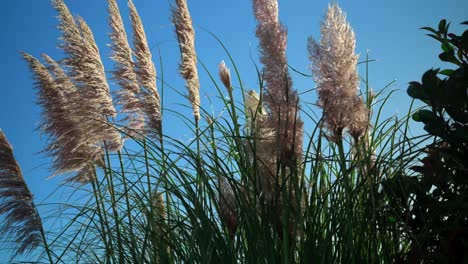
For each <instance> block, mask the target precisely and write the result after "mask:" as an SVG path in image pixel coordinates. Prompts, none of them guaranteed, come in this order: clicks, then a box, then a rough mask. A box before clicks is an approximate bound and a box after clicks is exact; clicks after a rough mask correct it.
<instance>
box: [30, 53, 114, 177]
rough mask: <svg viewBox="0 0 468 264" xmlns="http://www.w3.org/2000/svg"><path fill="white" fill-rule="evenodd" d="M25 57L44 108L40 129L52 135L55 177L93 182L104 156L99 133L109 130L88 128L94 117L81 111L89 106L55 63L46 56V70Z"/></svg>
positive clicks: (48, 148) (48, 149)
mask: <svg viewBox="0 0 468 264" xmlns="http://www.w3.org/2000/svg"><path fill="white" fill-rule="evenodd" d="M22 55H23V58H24V60H25V61H26V62H27V63H28V66H29V68H30V69H31V71H32V73H33V75H34V79H35V82H36V88H37V90H38V97H39V98H38V101H39V105H41V106H42V108H43V114H42V121H41V125H40V128H41V131H43V132H45V133H47V134H48V135H49V144H48V146H47V147H46V149H45V152H46V153H47V154H48V155H49V156H51V157H53V158H54V159H53V165H52V167H53V169H54V170H55V172H56V174H62V173H74V175H73V176H71V177H70V178H69V179H68V181H74V182H81V183H85V182H88V181H90V180H91V179H92V177H93V171H94V169H93V168H92V164H93V163H95V162H97V161H99V159H100V157H101V155H102V149H101V148H100V146H99V145H98V144H96V142H98V141H99V140H100V136H99V135H100V134H99V133H102V132H99V131H100V130H102V131H103V133H106V132H108V131H109V129H110V127H109V126H108V125H106V124H101V125H100V123H97V124H96V125H97V126H91V125H89V124H88V123H89V116H90V115H92V113H90V112H87V111H84V110H83V109H81V108H84V107H86V104H85V103H83V102H82V101H81V100H80V95H79V94H78V91H77V89H76V87H75V85H74V83H73V82H72V80H71V79H70V78H68V76H67V75H66V74H65V72H64V70H63V69H62V68H61V66H60V65H59V64H58V63H57V62H56V61H54V60H53V59H52V58H50V57H49V56H47V55H43V57H44V59H45V60H46V61H47V63H48V67H47V68H46V67H45V66H44V65H43V64H42V63H40V62H39V60H37V59H36V58H34V57H33V56H31V55H29V54H27V53H24V52H23V53H22ZM49 70H50V71H49ZM51 73H52V74H51ZM78 109H79V110H78ZM83 113H84V115H83ZM80 114H81V115H80ZM89 126H91V127H92V129H91V130H90V131H89V130H88V129H85V128H87V127H89ZM98 132H99V133H98ZM109 132H112V131H109Z"/></svg>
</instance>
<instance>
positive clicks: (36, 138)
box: [0, 0, 468, 262]
mask: <svg viewBox="0 0 468 264" xmlns="http://www.w3.org/2000/svg"><path fill="white" fill-rule="evenodd" d="M65 2H66V3H67V5H68V6H69V8H70V9H71V11H72V13H74V14H79V15H80V16H82V17H83V18H84V19H85V20H86V21H87V22H88V24H89V25H90V27H91V28H92V29H93V31H94V34H95V38H96V41H97V43H98V46H99V47H100V49H101V55H102V57H103V59H104V63H105V67H106V70H111V69H112V62H111V61H110V60H109V59H108V57H109V49H108V48H107V46H106V44H108V43H109V42H110V41H109V38H108V35H107V33H108V32H109V28H108V25H107V13H106V8H107V1H105V0H66V1H65ZM134 3H135V5H136V7H137V9H138V11H139V13H140V16H141V18H142V20H143V23H144V25H145V29H146V33H147V36H148V40H149V43H150V46H151V47H152V49H153V56H154V61H155V64H156V67H157V69H158V74H159V75H161V67H160V63H161V61H160V60H159V58H158V52H160V54H161V57H162V64H163V70H164V78H165V81H166V82H167V84H168V85H167V86H166V87H165V97H164V107H165V108H168V109H173V110H176V111H179V112H182V113H184V114H187V115H190V114H191V110H190V109H183V108H181V107H180V106H178V104H180V103H187V102H186V101H185V99H184V98H183V97H181V96H179V95H177V93H176V92H174V91H172V90H171V89H172V88H169V85H170V86H171V87H173V88H174V89H177V90H178V91H181V92H183V93H185V88H184V82H183V80H182V79H181V78H180V77H179V75H178V74H177V65H178V61H179V50H178V47H177V42H176V38H175V33H174V30H173V26H172V24H171V22H170V4H171V1H169V0H134ZM328 3H329V2H328V1H307V0H294V1H291V0H289V1H288V0H279V8H280V19H281V21H282V22H283V24H284V25H286V26H287V28H288V36H289V40H288V50H287V54H288V58H289V64H290V65H291V66H292V67H294V68H296V69H297V70H299V71H302V72H305V73H309V72H310V71H309V64H310V63H309V60H308V58H307V51H306V44H307V37H308V36H313V37H314V38H316V39H318V38H320V20H321V19H322V18H323V17H324V14H325V11H326V9H327V5H328ZM338 3H339V4H340V6H341V7H342V8H343V9H344V10H345V12H346V13H347V17H348V20H349V22H350V23H351V26H352V27H353V28H354V31H355V33H356V38H357V53H360V54H361V60H363V59H364V58H365V54H366V51H367V50H369V51H370V58H371V59H376V60H377V62H374V63H372V64H371V65H370V66H371V68H370V83H371V86H372V87H373V88H374V89H375V90H379V89H381V88H382V87H384V86H385V85H386V84H388V83H389V82H391V81H392V80H394V79H396V80H397V81H396V83H395V85H394V87H393V88H395V89H399V90H400V92H398V93H396V94H395V95H394V96H393V98H392V100H391V102H390V103H389V104H388V105H387V107H386V114H387V115H392V114H395V113H400V114H403V113H405V111H406V110H407V109H408V106H409V102H410V100H409V98H408V96H407V95H406V87H407V83H408V82H409V81H412V80H419V79H420V76H421V75H422V73H423V72H424V71H425V70H427V69H429V68H431V67H440V65H441V63H440V62H439V61H438V59H437V55H438V54H439V45H438V44H437V43H436V42H435V41H434V40H432V39H431V38H429V37H426V36H425V35H424V34H425V32H424V31H422V30H419V29H418V28H420V27H422V26H433V27H436V26H437V23H438V22H439V20H440V19H442V18H446V19H448V20H449V21H451V22H452V25H453V26H452V31H454V32H457V33H458V32H461V30H462V27H461V26H459V23H461V22H463V21H465V20H468V17H466V14H467V13H466V11H467V10H468V1H462V0H445V1H435V0H412V1H403V0H392V1H375V0H363V1H338ZM118 4H119V7H120V9H121V11H122V16H123V18H124V22H125V23H126V26H129V19H128V9H127V6H126V0H118ZM188 5H189V8H190V11H191V14H192V19H193V23H194V26H195V30H196V34H197V35H196V37H197V38H196V49H197V53H198V56H199V57H200V59H201V60H202V61H203V62H204V63H205V64H206V65H207V67H208V68H209V70H210V72H211V73H212V74H214V75H215V76H217V64H218V63H219V61H221V60H226V62H227V59H228V58H227V56H226V55H225V54H224V52H223V50H222V48H221V47H220V46H219V44H217V43H216V41H215V40H214V39H213V37H211V36H210V35H209V34H208V33H207V32H205V31H204V30H203V29H207V30H209V31H211V32H213V33H214V34H216V35H217V36H218V37H220V38H221V40H222V41H223V42H224V44H225V45H226V46H227V48H228V49H229V51H230V53H231V54H232V56H233V57H234V60H235V61H236V63H237V66H238V68H239V70H240V74H241V77H242V80H243V84H244V85H245V87H247V88H249V89H255V88H256V87H257V86H258V85H257V76H256V74H255V66H254V64H253V62H258V52H257V39H256V38H255V20H254V17H253V14H252V4H251V0H237V1H219V0H199V1H194V0H188ZM0 25H2V29H1V31H2V33H1V35H0V36H1V41H0V53H1V55H0V58H2V60H3V63H1V64H0V78H1V80H2V84H1V85H0V128H1V129H2V130H3V131H4V132H5V133H6V135H7V137H8V138H9V140H10V142H11V143H12V145H13V146H14V150H15V155H16V158H17V160H18V161H19V163H20V165H21V166H22V169H23V173H24V175H25V178H26V180H27V182H28V184H29V186H30V189H31V190H32V191H33V193H34V194H35V198H36V201H38V202H41V201H43V200H44V198H45V197H46V196H47V195H49V194H50V193H51V192H52V191H53V190H55V188H57V186H58V185H59V184H60V182H61V180H62V179H61V178H60V177H57V178H56V179H53V180H46V178H47V177H48V176H49V175H51V172H50V171H49V159H48V158H46V157H44V155H42V154H40V151H41V150H42V149H43V148H44V147H45V141H44V139H45V137H44V136H42V137H41V135H40V133H39V131H37V130H35V129H36V127H37V123H38V121H39V119H40V109H39V108H38V106H37V105H36V104H35V101H36V93H35V90H34V88H33V82H32V79H31V76H32V75H31V73H30V72H29V70H28V68H27V67H26V63H24V62H23V61H22V60H21V59H20V56H19V54H18V53H17V51H18V50H23V51H26V52H28V53H30V54H32V55H33V56H36V57H39V56H40V54H41V53H47V54H49V55H50V56H52V57H53V58H55V59H60V58H61V53H60V50H58V49H57V48H56V44H57V43H59V41H58V39H57V38H58V37H59V32H58V30H57V28H56V25H57V19H56V12H55V10H54V9H53V8H52V7H51V5H50V1H49V0H15V1H2V8H1V9H0ZM128 34H129V35H130V31H128ZM252 59H253V61H252ZM227 64H228V66H229V67H231V68H232V65H231V63H229V62H227ZM359 70H360V73H364V68H363V67H360V69H359ZM199 72H200V79H201V89H202V91H201V96H202V98H201V99H202V105H203V106H204V107H205V108H207V109H209V108H210V105H209V102H208V100H207V99H208V97H210V98H212V99H213V100H215V99H214V97H215V96H217V92H216V90H215V89H214V86H213V84H212V83H211V81H210V80H209V79H208V78H207V75H206V74H205V72H204V71H203V69H202V68H201V67H199ZM292 77H293V81H294V87H295V88H296V89H297V90H298V91H299V92H305V91H308V90H310V89H311V88H314V83H313V81H312V79H311V78H307V77H303V76H300V75H298V74H296V73H292ZM233 84H234V86H235V87H238V86H239V84H238V82H237V81H234V83H233ZM113 89H115V86H114V85H113ZM237 96H238V97H237V98H241V97H240V93H238V92H237ZM301 100H302V101H303V102H309V103H313V102H315V101H316V95H315V93H314V92H308V93H305V94H303V96H302V98H301ZM213 107H214V111H215V112H216V111H217V110H219V109H216V105H214V106H213ZM317 113H318V114H319V112H317ZM164 125H165V127H164V129H165V131H166V133H170V134H171V135H172V136H175V137H179V138H182V139H188V138H190V137H191V135H190V134H189V132H187V131H184V130H183V129H180V122H179V121H178V120H177V119H176V118H174V116H173V115H172V116H171V115H165V116H164ZM417 126H420V125H419V124H418V125H417ZM0 220H1V219H0ZM1 253H2V252H1V250H0V254H1ZM2 261H3V259H2V257H1V256H0V262H2Z"/></svg>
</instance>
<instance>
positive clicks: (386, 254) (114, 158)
mask: <svg viewBox="0 0 468 264" xmlns="http://www.w3.org/2000/svg"><path fill="white" fill-rule="evenodd" d="M232 63H233V65H235V64H234V62H232ZM367 63H368V62H366V65H367ZM366 68H367V66H366ZM206 73H207V74H208V75H210V72H208V71H206ZM210 76H211V75H210ZM211 77H213V76H211ZM238 77H239V76H238ZM161 78H162V77H161ZM239 78H240V77H239ZM364 83H365V84H366V87H368V86H367V80H366V79H364ZM213 85H215V86H216V87H218V86H217V85H218V84H217V82H216V81H215V79H214V77H213ZM218 91H219V100H222V101H223V103H224V104H225V107H226V110H227V113H229V114H228V115H227V116H210V122H207V123H206V124H205V125H202V126H200V128H199V129H200V132H199V137H197V138H194V139H193V140H192V141H191V142H189V143H188V144H187V142H182V141H180V140H178V139H176V138H172V137H171V136H170V135H163V141H164V144H165V146H164V148H163V147H161V145H160V143H159V141H152V140H149V139H148V140H141V139H135V142H136V143H138V144H139V147H140V148H141V151H135V150H134V149H133V148H132V149H126V148H124V149H123V150H122V153H120V154H118V155H117V154H110V153H109V152H106V153H105V156H104V157H103V158H104V160H105V161H106V162H105V164H104V165H103V166H102V167H99V168H98V167H97V168H96V174H97V175H99V177H98V179H99V180H98V181H97V182H93V183H92V186H83V187H80V188H79V190H78V191H76V192H75V193H74V196H73V197H70V202H69V203H64V204H63V205H62V206H61V207H60V208H61V210H62V211H61V212H60V213H58V214H57V215H55V216H54V217H60V218H61V219H62V221H64V222H65V223H66V224H65V225H64V226H63V228H62V229H61V230H60V231H59V232H52V231H50V232H49V234H48V240H49V241H48V250H49V251H50V252H49V253H50V254H51V255H52V259H53V262H54V263H68V262H70V261H73V262H75V261H77V262H78V263H285V262H286V263H392V262H393V260H394V257H395V256H396V255H398V254H399V253H401V252H404V251H405V250H406V248H405V245H406V244H405V243H407V238H406V237H405V233H404V232H403V231H402V229H401V227H399V226H398V225H397V224H396V222H395V221H392V219H393V218H395V217H397V216H395V215H392V214H391V213H390V211H389V210H387V209H388V208H387V207H386V201H385V197H384V196H383V195H382V192H381V190H380V188H381V186H380V182H381V180H382V179H385V178H392V177H393V176H394V175H397V174H401V173H403V172H404V171H405V168H407V167H408V166H409V163H410V162H412V160H413V159H414V155H415V154H414V153H415V152H416V149H417V143H414V140H413V141H410V140H408V134H407V133H408V118H407V117H408V116H404V117H403V118H400V119H398V118H396V117H390V118H387V119H384V120H381V114H382V111H383V109H384V106H385V103H386V101H387V100H388V99H389V97H390V95H391V93H388V95H385V96H384V95H383V94H381V93H378V94H377V95H375V97H373V102H372V103H371V102H368V103H370V104H372V107H373V108H374V109H375V110H376V111H375V113H376V116H375V117H374V125H373V129H372V132H371V133H370V135H369V137H370V141H369V144H370V146H371V147H370V148H360V150H358V151H357V153H358V154H356V152H353V153H351V152H352V150H351V149H352V146H351V144H350V143H349V142H348V139H346V138H344V139H343V144H344V148H343V149H344V151H345V153H344V154H340V153H339V151H340V150H339V149H338V147H337V145H336V144H335V143H334V142H330V141H329V140H328V139H327V138H326V137H324V136H323V133H324V131H322V130H321V128H320V126H319V125H318V124H319V122H320V120H318V119H316V118H314V117H313V116H312V115H307V113H308V111H306V110H305V111H304V112H303V113H304V114H305V116H307V117H308V121H310V122H314V123H315V124H316V126H315V129H314V130H313V131H311V132H310V133H309V134H308V136H307V140H305V142H306V149H305V154H304V161H303V163H302V164H301V165H302V166H301V170H300V171H297V172H294V173H291V175H287V180H288V181H290V182H291V183H292V184H293V185H294V186H295V188H296V189H297V190H298V191H297V192H296V193H300V194H301V195H296V196H293V198H294V200H289V203H283V204H282V207H283V208H281V209H282V210H288V211H289V212H291V213H294V214H295V215H294V219H296V220H295V221H294V223H293V224H294V225H295V226H294V229H296V230H297V232H296V233H295V234H294V235H293V236H291V237H288V238H287V239H288V241H289V242H288V249H287V250H288V252H284V247H283V243H282V242H283V240H284V239H286V238H285V237H283V236H282V233H281V232H278V231H279V230H278V228H279V226H280V225H281V223H280V219H281V218H280V217H279V216H278V215H277V211H276V210H272V209H271V208H270V207H268V206H266V205H265V203H264V201H263V200H262V199H264V198H263V197H262V194H261V193H260V191H259V190H258V189H257V188H255V187H254V186H256V184H255V183H254V182H255V180H256V175H255V173H256V171H257V170H256V166H257V164H255V162H249V157H248V155H247V152H242V150H243V149H245V148H246V142H247V144H250V145H251V148H252V149H253V152H254V153H255V151H256V147H255V140H254V138H253V137H251V136H250V135H249V134H245V133H244V132H243V131H242V130H241V129H240V128H238V129H239V131H235V130H234V125H233V124H234V122H233V118H234V116H233V112H232V111H231V109H232V108H231V105H235V107H236V111H237V112H238V113H240V114H245V112H244V107H243V105H242V104H241V103H239V102H235V101H233V99H232V98H231V99H226V97H225V96H224V93H223V90H222V89H218ZM366 94H367V95H368V96H369V95H370V90H366ZM305 105H308V104H305ZM201 112H202V113H203V112H204V114H205V115H209V114H208V112H206V111H204V110H203V108H201ZM409 114H410V113H408V115H409ZM179 118H180V120H181V121H183V122H185V124H186V125H187V127H188V128H193V129H194V128H195V126H194V123H193V121H191V120H190V119H189V118H187V117H185V116H181V115H180V116H179ZM252 122H253V121H252ZM192 132H193V133H194V134H195V132H196V131H192ZM238 134H240V135H241V137H240V138H239V136H238ZM196 141H198V142H199V144H200V148H199V149H198V150H197V148H196V147H195V144H196ZM343 159H344V160H343ZM343 164H346V166H345V167H343ZM219 177H223V178H224V179H225V180H226V181H227V184H228V185H229V186H230V188H232V192H233V194H234V196H232V197H229V199H234V202H233V203H234V205H235V208H234V209H233V210H234V215H235V217H236V218H237V221H238V223H237V226H236V228H235V230H234V231H232V230H231V227H230V226H229V225H230V224H232V223H230V222H229V221H225V219H223V218H222V217H220V216H221V215H222V214H223V213H222V212H221V208H220V194H219V193H220V189H219V186H220V185H219ZM240 179H246V180H245V181H241V180H240ZM200 184H202V188H201V189H200ZM148 186H152V189H148V188H149V187H148ZM154 190H157V192H155V191H154ZM200 190H202V193H199V192H200ZM277 191H279V192H282V191H283V190H277ZM286 195H287V196H288V198H289V195H290V194H289V193H286ZM166 196H169V197H170V204H167V201H166V202H164V201H163V199H162V197H166ZM77 197H78V198H77ZM84 199H86V200H84ZM79 201H81V202H79ZM83 201H84V202H83ZM293 203H296V204H297V205H298V206H297V208H299V210H291V208H290V207H291V204H293ZM168 207H170V208H171V210H170V211H169V210H167V208H168ZM284 254H287V256H288V258H287V259H286V260H285V259H284ZM47 256H48V254H46V252H45V251H44V252H42V253H41V254H40V256H39V257H38V258H39V260H41V261H45V262H49V259H48V258H47Z"/></svg>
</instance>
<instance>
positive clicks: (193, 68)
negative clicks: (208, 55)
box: [172, 0, 200, 121]
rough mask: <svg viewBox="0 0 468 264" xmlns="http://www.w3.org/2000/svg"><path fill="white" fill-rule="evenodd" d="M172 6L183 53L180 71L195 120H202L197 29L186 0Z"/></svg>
mask: <svg viewBox="0 0 468 264" xmlns="http://www.w3.org/2000/svg"><path fill="white" fill-rule="evenodd" d="M176 5H177V6H176V7H173V8H172V22H173V23H174V25H175V30H176V35H177V40H178V41H179V48H180V54H181V62H180V65H179V72H180V74H181V75H182V77H183V78H184V79H185V80H186V87H187V90H188V92H189V100H190V103H191V104H192V108H193V115H194V117H195V120H197V121H198V120H200V94H199V89H200V82H199V79H198V71H197V54H196V52H195V31H194V30H193V26H192V18H191V17H190V13H189V10H188V7H187V1H186V0H176Z"/></svg>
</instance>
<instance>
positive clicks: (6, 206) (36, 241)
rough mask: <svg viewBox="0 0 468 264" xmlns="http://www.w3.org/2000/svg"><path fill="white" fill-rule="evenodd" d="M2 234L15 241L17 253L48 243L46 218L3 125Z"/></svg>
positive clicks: (0, 143) (0, 159) (0, 139)
mask: <svg viewBox="0 0 468 264" xmlns="http://www.w3.org/2000/svg"><path fill="white" fill-rule="evenodd" d="M0 217H1V218H2V222H1V223H0V237H1V238H4V239H7V240H10V241H11V240H12V241H14V242H15V251H14V256H13V257H15V256H19V255H22V254H29V253H31V252H32V251H33V250H34V249H36V248H37V247H38V246H40V245H43V243H44V240H43V239H44V237H43V234H44V229H43V226H42V220H41V218H40V216H39V213H38V212H37V209H36V206H35V204H34V202H33V195H32V193H31V191H30V190H29V188H28V186H27V184H26V182H25V180H24V178H23V174H22V173H21V169H20V167H19V165H18V163H17V161H16V159H15V157H14V155H13V148H12V146H11V145H10V143H9V142H8V140H7V138H6V136H5V134H4V133H3V131H2V130H1V129H0Z"/></svg>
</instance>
